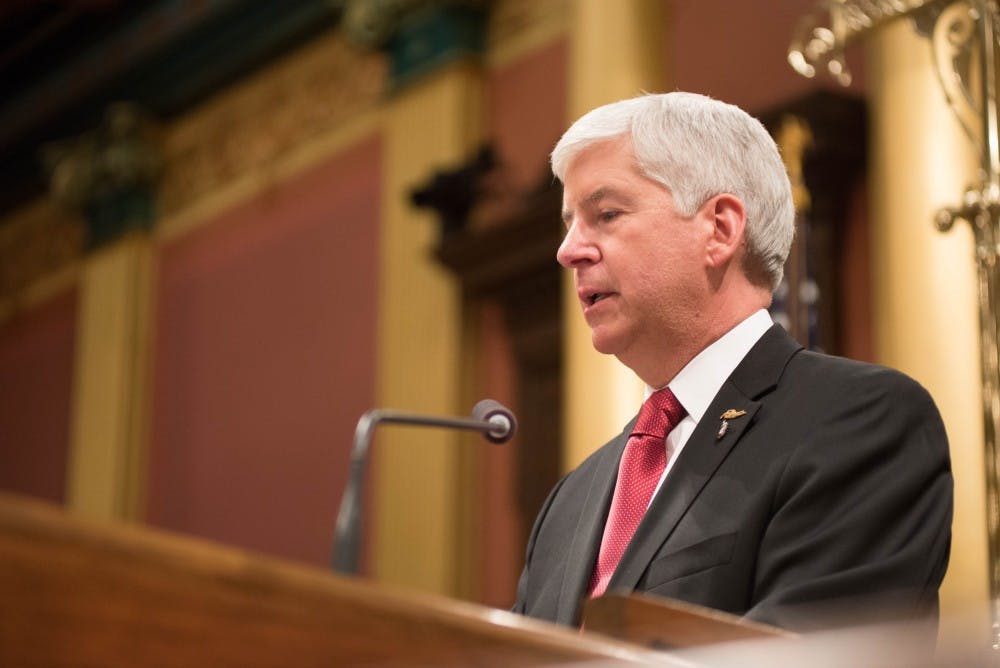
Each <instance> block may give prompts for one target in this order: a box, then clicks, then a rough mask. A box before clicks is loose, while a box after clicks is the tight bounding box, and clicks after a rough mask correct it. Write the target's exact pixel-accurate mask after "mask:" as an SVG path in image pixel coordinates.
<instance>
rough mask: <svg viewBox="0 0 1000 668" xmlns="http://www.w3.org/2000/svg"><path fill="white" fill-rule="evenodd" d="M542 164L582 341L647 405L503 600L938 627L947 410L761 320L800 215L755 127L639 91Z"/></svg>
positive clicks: (695, 98)
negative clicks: (549, 173) (609, 601)
mask: <svg viewBox="0 0 1000 668" xmlns="http://www.w3.org/2000/svg"><path fill="white" fill-rule="evenodd" d="M552 167H553V172H554V173H555V175H556V176H557V177H558V178H559V179H560V181H562V183H563V185H564V192H563V218H564V221H565V223H566V237H565V239H564V241H563V243H562V245H561V247H560V249H559V252H558V260H559V262H560V263H561V264H562V265H563V266H565V267H567V268H569V269H572V270H573V274H574V279H575V284H576V287H577V294H578V297H579V300H580V305H581V308H582V310H583V315H584V318H585V319H586V321H587V324H588V325H589V326H590V328H591V330H592V340H593V344H594V347H595V348H596V349H597V350H598V351H600V352H602V353H606V354H612V355H615V356H616V357H617V358H618V359H619V360H620V361H621V362H622V363H624V364H625V365H626V366H628V367H629V368H631V369H632V370H633V371H634V372H635V373H636V374H637V375H638V376H639V377H640V378H641V379H642V380H643V381H644V382H645V383H646V385H647V387H648V391H647V396H648V399H647V400H646V402H645V404H644V405H643V407H642V409H641V410H640V415H639V416H638V418H637V419H636V420H633V421H632V423H630V424H629V425H628V426H626V428H625V430H624V431H623V432H622V434H621V435H620V436H618V437H617V438H615V439H613V440H612V441H610V442H609V443H607V444H606V445H604V446H603V447H602V448H600V449H599V450H598V451H597V452H595V453H594V454H593V455H591V456H590V457H589V458H588V459H587V460H586V461H584V462H583V464H581V465H580V466H579V467H578V468H577V469H576V470H575V471H573V472H572V473H570V474H569V475H567V476H566V477H565V478H563V479H562V480H561V481H560V482H559V484H558V485H557V486H556V488H555V489H554V490H553V491H552V493H551V494H550V496H549V498H548V499H547V500H546V502H545V504H544V506H543V508H542V510H541V512H540V513H539V515H538V519H537V520H536V522H535V526H534V528H533V530H532V533H531V537H530V540H529V544H528V548H527V554H526V564H525V568H524V572H523V574H522V576H521V581H520V584H519V586H518V597H517V603H516V604H515V610H516V611H519V612H522V613H524V614H527V615H530V616H534V617H539V618H542V619H548V620H551V621H556V622H559V623H563V624H569V625H573V624H578V623H579V619H580V609H581V602H582V601H583V600H584V599H585V598H586V597H588V596H595V595H599V594H601V593H602V592H604V591H606V590H625V591H632V590H635V591H644V592H649V593H653V594H658V595H662V596H666V597H671V598H676V599H681V600H684V601H689V602H692V603H697V604H701V605H705V606H709V607H712V608H717V609H720V610H725V611H728V612H732V613H736V614H740V615H745V616H747V617H748V618H751V619H755V620H758V621H764V622H769V623H772V624H777V625H780V626H785V627H789V628H796V629H804V628H811V627H815V626H823V625H825V624H828V623H843V622H845V621H846V622H860V621H867V620H870V619H872V618H873V617H874V616H878V615H881V614H882V613H884V612H887V611H888V609H890V608H891V611H892V612H893V614H896V615H898V614H903V615H920V616H925V615H929V616H930V617H932V618H933V616H934V614H936V610H937V595H938V587H939V585H940V583H941V580H942V578H943V576H944V572H945V569H946V567H947V562H948V552H949V546H950V537H951V533H950V526H951V513H952V478H951V471H950V463H949V456H948V445H947V440H946V436H945V432H944V428H943V425H942V423H941V419H940V416H939V415H938V411H937V409H936V408H935V406H934V403H933V401H932V400H931V398H930V397H929V396H928V394H927V392H926V391H924V389H923V388H921V387H920V386H919V385H918V384H917V383H915V382H914V381H913V380H911V379H909V378H907V377H906V376H904V375H902V374H900V373H898V372H896V371H892V370H890V369H886V368H883V367H877V366H873V365H869V364H863V363H860V362H853V361H849V360H845V359H841V358H835V357H830V356H826V355H821V354H817V353H813V352H810V351H805V350H803V349H802V348H801V346H799V345H798V344H797V343H795V342H794V341H793V340H792V339H791V338H790V337H789V336H788V335H787V334H786V333H785V332H784V330H783V329H781V327H780V326H777V325H773V324H772V322H771V319H770V316H769V315H768V313H767V311H766V308H767V307H768V305H769V304H770V301H771V294H772V291H773V290H774V289H775V288H776V287H777V286H778V284H779V283H780V281H781V277H782V268H783V265H784V262H785V259H786V257H787V255H788V250H789V247H790V245H791V241H792V235H793V224H794V223H793V221H794V210H793V205H792V197H791V190H790V187H789V183H788V177H787V175H786V173H785V170H784V167H783V165H782V163H781V160H780V157H779V155H778V151H777V148H776V147H775V145H774V142H773V141H772V139H771V137H770V136H769V135H768V133H767V132H766V130H765V129H764V128H763V126H762V125H761V124H760V123H759V122H758V121H756V120H755V119H753V118H751V117H750V116H748V115H747V114H746V113H744V112H743V111H741V110H740V109H738V108H736V107H734V106H731V105H727V104H724V103H721V102H717V101H715V100H711V99H709V98H706V97H703V96H699V95H692V94H687V93H670V94H666V95H648V96H643V97H639V98H635V99H632V100H625V101H622V102H618V103H615V104H612V105H607V106H605V107H601V108H599V109H596V110H594V111H592V112H590V113H588V114H586V115H585V116H583V117H582V118H581V119H580V120H578V121H577V122H576V123H575V124H574V125H573V126H572V127H571V128H570V129H569V130H568V131H567V132H566V134H565V135H563V137H562V139H561V140H560V141H559V143H558V144H557V145H556V148H555V150H554V151H553V153H552ZM831 611H837V612H839V613H846V614H848V615H850V617H849V618H848V619H846V620H844V619H838V620H837V622H832V618H831V617H829V616H828V615H829V614H830V613H831Z"/></svg>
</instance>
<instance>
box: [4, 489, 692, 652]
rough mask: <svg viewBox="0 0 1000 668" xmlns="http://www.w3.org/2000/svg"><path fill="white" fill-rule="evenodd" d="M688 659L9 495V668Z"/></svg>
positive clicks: (6, 537)
mask: <svg viewBox="0 0 1000 668" xmlns="http://www.w3.org/2000/svg"><path fill="white" fill-rule="evenodd" d="M576 662H581V663H585V662H600V663H601V665H605V662H606V664H607V665H614V664H617V663H633V662H643V663H655V664H657V665H689V664H681V663H680V662H678V661H675V660H673V659H671V658H670V657H669V656H667V655H663V654H656V653H653V652H650V651H648V650H645V649H643V648H640V647H638V646H635V645H628V644H625V643H621V642H618V641H614V640H610V639H607V640H605V639H602V638H601V637H600V636H594V635H591V634H580V633H579V632H576V631H574V630H571V629H566V628H563V627H558V626H555V625H551V624H547V623H544V622H538V621H534V620H529V619H525V618H523V617H521V616H518V615H513V614H510V613H507V612H504V611H500V610H493V609H488V608H484V607H481V606H476V605H472V604H467V603H460V602H456V601H452V600H448V599H444V598H440V597H433V596H428V595H423V594H417V593H408V592H400V591H394V590H389V589H388V588H385V587H381V586H377V585H374V584H370V583H366V582H364V581H360V580H352V579H347V578H343V577H338V576H335V575H333V574H331V573H328V572H326V571H323V570H320V569H315V568H310V567H305V566H300V565H296V564H292V563H289V562H285V561H282V560H279V559H273V558H267V557H262V556H258V555H253V554H250V553H248V552H244V551H241V550H237V549H232V548H226V547H221V546H218V545H213V544H210V543H207V542H204V541H198V540H194V539H190V538H184V537H179V536H174V535H170V534H167V533H164V532H160V531H154V530H151V529H147V528H140V527H134V526H122V525H113V524H108V523H99V522H93V521H87V520H83V519H79V518H75V517H71V516H69V515H67V514H66V513H64V512H63V511H62V510H60V509H57V508H54V507H52V506H49V505H46V504H42V503H40V502H36V501H29V500H26V499H23V498H19V497H13V496H6V495H0V666H13V667H17V666H201V665H210V666H241V667H243V666H538V665H560V664H569V663H576Z"/></svg>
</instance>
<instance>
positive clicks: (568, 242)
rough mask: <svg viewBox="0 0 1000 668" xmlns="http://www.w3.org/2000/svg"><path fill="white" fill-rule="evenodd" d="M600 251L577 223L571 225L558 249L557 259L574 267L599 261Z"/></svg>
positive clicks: (566, 265)
mask: <svg viewBox="0 0 1000 668" xmlns="http://www.w3.org/2000/svg"><path fill="white" fill-rule="evenodd" d="M598 259H600V253H599V252H598V249H597V246H595V245H594V243H593V241H592V240H591V239H589V238H587V235H586V234H585V233H584V232H583V231H582V230H581V229H580V226H579V225H577V224H576V223H574V224H572V225H570V226H569V229H568V230H566V236H565V237H563V240H562V243H561V244H559V250H558V251H556V260H558V261H559V264H561V265H562V266H564V267H566V268H567V269H573V268H574V267H578V266H579V265H581V264H584V263H590V262H597V260H598Z"/></svg>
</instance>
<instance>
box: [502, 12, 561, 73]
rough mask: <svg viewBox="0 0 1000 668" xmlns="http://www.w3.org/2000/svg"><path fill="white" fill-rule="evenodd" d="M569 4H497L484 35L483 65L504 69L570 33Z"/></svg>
mask: <svg viewBox="0 0 1000 668" xmlns="http://www.w3.org/2000/svg"><path fill="white" fill-rule="evenodd" d="M572 9H573V7H572V3H571V2H570V0H550V1H549V2H538V0H498V1H497V2H495V3H493V5H492V10H491V12H490V20H489V26H488V27H487V33H486V61H487V63H488V64H489V66H490V67H503V66H504V65H507V64H509V63H511V62H513V61H515V60H517V59H519V58H521V57H523V56H524V55H525V54H527V53H530V52H532V51H534V50H536V49H538V48H540V47H542V46H545V45H547V44H549V43H551V42H554V41H556V40H558V39H562V38H564V37H565V36H566V35H567V34H568V33H569V20H570V17H571V16H572Z"/></svg>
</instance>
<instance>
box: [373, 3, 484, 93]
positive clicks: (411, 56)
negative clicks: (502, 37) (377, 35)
mask: <svg viewBox="0 0 1000 668" xmlns="http://www.w3.org/2000/svg"><path fill="white" fill-rule="evenodd" d="M486 21H487V12H486V10H485V9H481V8H475V7H441V8H431V9H427V10H424V11H421V12H415V13H414V14H412V15H410V16H408V17H406V18H405V19H404V20H403V22H402V23H401V25H400V26H399V28H398V29H397V30H396V33H395V34H394V35H393V37H392V39H390V40H389V44H388V49H387V50H388V52H389V57H390V59H391V66H390V70H389V71H390V82H389V84H390V87H391V89H392V90H393V91H397V90H399V89H400V88H403V87H405V86H407V85H409V84H411V83H413V82H414V81H416V80H417V79H420V78H422V77H423V76H426V75H427V74H430V73H431V72H433V71H435V70H438V69H440V68H441V67H442V66H444V65H446V64H448V63H451V62H453V61H456V60H461V59H464V58H470V57H471V58H476V57H479V56H480V55H481V54H482V53H483V51H484V50H485V46H486Z"/></svg>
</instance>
